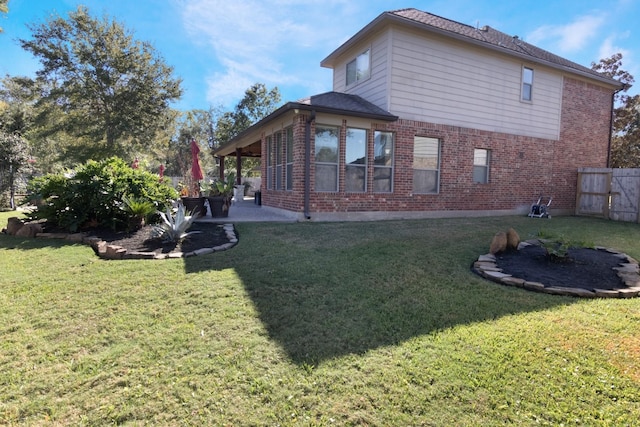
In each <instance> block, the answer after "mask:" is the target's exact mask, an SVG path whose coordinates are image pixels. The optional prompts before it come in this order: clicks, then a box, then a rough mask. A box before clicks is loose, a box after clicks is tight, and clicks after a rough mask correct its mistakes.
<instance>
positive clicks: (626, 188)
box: [576, 168, 640, 222]
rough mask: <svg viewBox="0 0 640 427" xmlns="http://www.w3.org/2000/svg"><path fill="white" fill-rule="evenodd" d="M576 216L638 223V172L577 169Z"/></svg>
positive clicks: (639, 212) (639, 179)
mask: <svg viewBox="0 0 640 427" xmlns="http://www.w3.org/2000/svg"><path fill="white" fill-rule="evenodd" d="M577 189H578V191H577V194H576V215H585V216H596V217H601V218H607V219H612V220H615V221H629V222H640V169H609V168H580V169H578V186H577Z"/></svg>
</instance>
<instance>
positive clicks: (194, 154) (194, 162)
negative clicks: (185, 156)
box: [191, 139, 204, 193]
mask: <svg viewBox="0 0 640 427" xmlns="http://www.w3.org/2000/svg"><path fill="white" fill-rule="evenodd" d="M198 153H200V147H198V143H197V142H196V140H195V139H192V140H191V177H192V178H193V181H194V182H193V189H194V193H200V186H199V185H198V181H200V180H201V179H202V178H204V176H203V175H202V168H201V167H200V159H199V158H198Z"/></svg>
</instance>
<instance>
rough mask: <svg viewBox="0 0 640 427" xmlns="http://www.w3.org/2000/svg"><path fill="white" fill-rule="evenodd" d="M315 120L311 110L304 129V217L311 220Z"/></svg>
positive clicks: (313, 112) (313, 111)
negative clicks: (312, 135)
mask: <svg viewBox="0 0 640 427" xmlns="http://www.w3.org/2000/svg"><path fill="white" fill-rule="evenodd" d="M315 119H316V110H311V114H310V115H309V117H308V118H307V120H306V122H305V128H304V217H305V218H306V219H311V215H310V213H309V205H310V197H311V123H312V122H313V121H314V120H315Z"/></svg>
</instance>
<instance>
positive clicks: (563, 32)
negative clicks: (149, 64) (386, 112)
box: [0, 0, 640, 110]
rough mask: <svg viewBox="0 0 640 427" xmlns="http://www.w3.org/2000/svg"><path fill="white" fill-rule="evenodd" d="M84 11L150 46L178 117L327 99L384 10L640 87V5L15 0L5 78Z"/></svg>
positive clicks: (615, 0) (4, 52) (32, 66)
mask: <svg viewBox="0 0 640 427" xmlns="http://www.w3.org/2000/svg"><path fill="white" fill-rule="evenodd" d="M79 4H84V5H85V6H87V7H88V8H89V10H90V12H91V13H92V14H93V15H94V16H103V15H104V14H106V15H108V16H110V17H113V18H115V19H116V20H117V21H118V22H120V23H122V24H123V25H124V26H125V27H127V28H128V29H130V30H132V31H133V32H134V35H135V37H136V38H137V39H139V40H144V41H149V42H151V43H152V44H153V46H154V47H155V48H156V50H157V51H158V52H159V53H160V54H161V55H162V56H163V58H164V59H165V61H166V62H167V64H169V65H171V66H173V67H174V69H175V75H176V76H178V77H181V78H182V79H183V88H184V90H185V93H184V96H183V97H182V99H181V100H180V101H179V102H178V103H176V104H175V105H174V107H175V108H178V109H182V110H188V109H192V108H203V109H207V108H209V106H223V107H225V108H231V107H232V106H234V105H235V104H236V103H237V101H238V100H239V99H240V98H241V97H242V95H243V94H244V91H245V89H246V88H248V87H249V86H250V85H252V84H253V83H256V82H260V83H264V84H266V85H267V87H269V88H272V87H274V86H277V87H278V88H279V89H280V92H281V93H282V98H283V99H282V100H283V101H296V100H298V99H301V98H303V97H306V96H309V95H313V94H318V93H322V92H326V91H330V90H331V70H328V69H325V68H322V67H320V61H321V60H322V59H324V58H325V57H326V56H327V55H328V54H329V53H331V52H332V51H333V50H334V49H336V48H337V47H338V46H340V44H341V43H343V42H344V41H346V40H347V39H348V38H349V37H351V36H352V35H353V34H355V33H356V32H357V31H358V30H360V29H361V28H362V27H364V26H365V25H366V24H368V23H369V22H370V21H372V20H373V19H375V18H376V16H378V15H379V14H380V13H382V12H384V11H388V10H395V9H402V8H406V7H413V8H416V9H420V10H424V11H427V12H430V13H434V14H436V15H440V16H443V17H445V18H449V19H452V20H455V21H458V22H462V23H464V24H468V25H473V26H476V25H479V26H483V25H489V26H491V27H493V28H495V29H497V30H499V31H502V32H505V33H507V34H511V35H518V36H519V37H520V38H522V39H524V40H526V41H527V42H529V43H533V44H535V45H537V46H539V47H541V48H543V49H546V50H549V51H551V52H553V53H555V54H558V55H560V56H563V57H565V58H567V59H570V60H572V61H574V62H577V63H579V64H582V65H584V66H587V67H588V66H590V64H591V62H597V61H598V60H600V59H601V58H605V57H608V56H610V55H612V54H613V53H616V52H621V53H622V54H623V55H624V57H623V68H624V69H625V70H627V71H629V72H631V74H633V75H634V76H636V79H637V80H638V83H637V85H636V87H634V88H632V89H631V91H630V93H631V94H636V93H639V91H638V87H640V30H639V29H638V21H639V20H640V1H638V0H598V1H592V0H561V1H560V0H556V1H544V0H534V1H529V0H518V1H513V0H509V1H496V0H446V1H440V0H437V1H411V0H404V1H396V0H385V1H381V0H323V1H317V2H309V1H308V0H305V1H301V0H237V1H232V0H135V1H131V0H107V1H105V0H9V13H8V14H7V15H6V16H4V17H3V19H0V26H2V27H3V28H4V33H2V34H0V75H2V76H4V75H6V74H9V75H11V76H17V75H27V76H33V75H35V70H37V69H38V68H39V63H38V62H37V61H36V60H35V59H34V58H33V57H32V56H31V55H30V54H29V53H27V52H24V51H22V50H21V48H20V47H19V46H18V43H17V41H16V39H18V38H28V37H29V35H30V32H29V30H28V29H27V28H26V24H27V23H39V22H43V21H44V20H45V19H46V18H47V17H49V16H51V15H52V14H57V15H61V16H66V15H67V13H68V12H69V11H71V10H74V9H75V8H76V7H77V5H79Z"/></svg>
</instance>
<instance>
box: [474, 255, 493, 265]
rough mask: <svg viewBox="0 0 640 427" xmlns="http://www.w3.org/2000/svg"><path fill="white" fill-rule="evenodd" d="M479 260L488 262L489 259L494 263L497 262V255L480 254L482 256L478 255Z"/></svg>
mask: <svg viewBox="0 0 640 427" xmlns="http://www.w3.org/2000/svg"><path fill="white" fill-rule="evenodd" d="M478 261H479V262H486V261H488V262H494V263H495V262H496V256H495V255H493V254H486V255H480V256H479V257H478Z"/></svg>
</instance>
